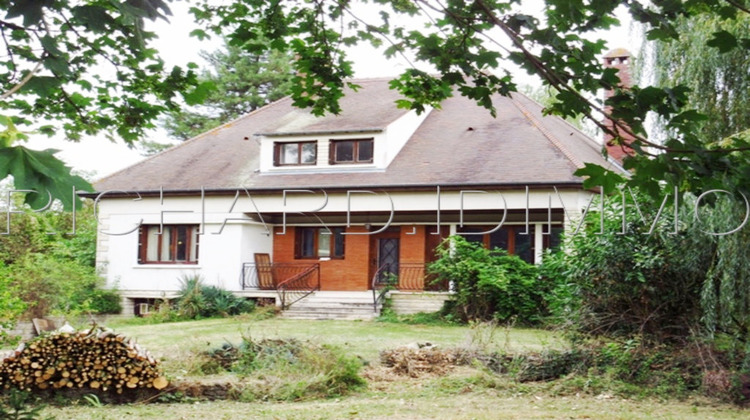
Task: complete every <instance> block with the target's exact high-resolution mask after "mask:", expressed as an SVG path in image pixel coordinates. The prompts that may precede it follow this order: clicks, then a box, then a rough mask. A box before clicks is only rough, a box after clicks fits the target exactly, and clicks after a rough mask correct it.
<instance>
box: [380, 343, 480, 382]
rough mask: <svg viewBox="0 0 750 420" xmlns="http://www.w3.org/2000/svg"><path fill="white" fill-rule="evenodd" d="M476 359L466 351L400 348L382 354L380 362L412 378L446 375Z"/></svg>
mask: <svg viewBox="0 0 750 420" xmlns="http://www.w3.org/2000/svg"><path fill="white" fill-rule="evenodd" d="M475 357H476V356H475V355H474V354H472V353H471V352H468V351H466V350H462V349H440V348H436V347H422V348H413V347H399V348H396V349H392V350H384V351H382V352H380V362H381V364H382V365H383V366H384V367H386V368H388V369H389V370H390V372H392V373H394V374H396V375H402V376H409V377H412V378H417V377H420V376H423V375H426V374H429V375H444V374H446V373H448V372H450V371H451V370H453V368H454V367H456V366H464V365H468V364H470V363H471V361H472V360H474V359H475Z"/></svg>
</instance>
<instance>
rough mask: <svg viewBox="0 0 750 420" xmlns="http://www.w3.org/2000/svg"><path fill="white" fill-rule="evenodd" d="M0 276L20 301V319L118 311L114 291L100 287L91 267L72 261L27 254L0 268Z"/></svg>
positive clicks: (99, 282) (101, 283) (101, 281)
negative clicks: (10, 264)
mask: <svg viewBox="0 0 750 420" xmlns="http://www.w3.org/2000/svg"><path fill="white" fill-rule="evenodd" d="M0 276H4V277H5V281H6V282H7V283H8V285H9V286H10V287H11V288H12V289H14V290H15V291H16V292H15V294H16V296H17V298H18V299H20V300H21V301H22V302H24V304H25V311H24V313H23V315H22V317H23V318H27V319H28V318H41V317H44V316H47V315H49V314H51V313H56V312H57V313H71V312H94V313H101V312H108V311H115V310H117V312H119V297H118V296H117V294H116V292H115V291H112V290H103V289H101V287H102V286H103V283H104V280H103V279H102V278H101V277H99V276H98V275H97V274H96V272H95V270H94V268H93V267H88V266H82V265H80V264H78V263H77V262H76V261H71V260H59V259H56V258H55V257H53V256H50V255H44V254H29V255H27V256H25V257H23V258H22V259H21V260H19V261H16V262H15V263H14V264H13V265H12V266H9V267H6V268H5V269H2V270H0ZM115 301H116V303H113V302H115Z"/></svg>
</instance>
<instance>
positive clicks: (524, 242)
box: [459, 225, 562, 263]
mask: <svg viewBox="0 0 750 420" xmlns="http://www.w3.org/2000/svg"><path fill="white" fill-rule="evenodd" d="M490 229H492V227H488V226H481V227H480V226H469V227H464V228H459V231H460V232H461V233H463V234H464V235H463V237H464V238H465V239H466V240H467V241H469V242H477V243H480V244H482V245H483V246H484V247H485V248H487V249H495V248H500V249H504V250H506V251H508V253H509V254H513V255H518V256H519V257H520V258H521V259H523V260H524V261H526V262H529V263H533V262H534V235H535V231H536V227H535V226H534V225H531V226H529V233H528V234H524V233H523V232H525V231H526V226H503V227H501V228H500V229H498V230H496V231H494V232H492V233H486V234H479V233H478V232H486V231H488V230H490ZM471 232H477V234H475V235H472V234H471ZM543 232H544V233H545V235H543V236H542V246H543V247H544V249H546V248H550V247H554V246H556V245H557V244H559V242H560V234H561V233H562V227H556V226H555V227H552V232H551V235H547V234H546V233H547V232H546V230H543Z"/></svg>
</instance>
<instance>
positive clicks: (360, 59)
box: [28, 0, 639, 179]
mask: <svg viewBox="0 0 750 420" xmlns="http://www.w3.org/2000/svg"><path fill="white" fill-rule="evenodd" d="M524 4H525V5H528V4H530V6H525V7H527V9H525V10H524V12H525V13H529V14H538V13H540V12H541V4H542V3H541V0H533V1H531V2H524ZM188 7H189V2H172V3H170V8H171V9H172V11H173V14H174V16H173V17H171V18H170V23H166V22H163V21H159V22H157V23H156V24H155V30H156V32H157V33H158V34H159V39H158V40H157V42H155V43H154V47H155V48H156V49H157V50H159V51H160V54H161V56H162V58H164V60H165V61H166V62H167V64H169V65H170V67H171V66H172V65H184V64H185V63H187V62H189V61H194V62H196V63H198V64H199V65H201V66H203V62H202V61H201V59H200V58H199V57H198V55H197V53H198V52H199V51H201V50H209V51H210V50H213V49H215V48H216V47H218V46H219V45H220V41H219V40H217V39H212V40H210V41H204V42H200V41H198V40H197V39H195V38H192V37H190V36H189V33H190V31H191V30H192V29H193V25H194V23H193V22H192V20H191V19H190V16H189V14H188V12H187V9H188ZM529 9H531V10H529ZM365 14H367V12H365ZM621 16H622V17H621V20H622V21H623V22H625V21H626V18H627V16H626V14H625V13H622V14H621ZM362 17H366V16H362ZM628 26H629V24H628V23H624V24H623V26H622V27H620V28H617V29H616V30H614V31H610V32H609V33H606V34H603V37H604V38H605V39H607V40H608V41H609V47H610V48H614V47H625V48H629V49H631V51H632V52H635V51H636V50H637V49H638V46H639V44H638V43H637V42H632V41H631V39H632V37H631V34H630V30H629V27H628ZM349 58H350V59H352V60H353V61H354V70H355V75H356V77H359V78H365V77H383V76H396V75H398V74H400V73H401V72H403V70H405V69H406V68H407V66H408V63H407V62H406V61H405V60H404V59H399V58H397V59H395V60H392V61H386V59H385V58H384V57H383V55H382V54H381V53H380V52H378V51H377V50H375V49H373V48H371V47H369V46H358V47H357V48H356V49H353V50H352V52H350V53H349ZM517 78H518V80H517V83H519V84H531V85H534V84H536V83H535V82H534V79H532V78H529V77H528V76H526V75H525V73H520V72H519V73H517ZM149 139H150V140H156V141H159V142H167V141H170V140H171V139H169V138H168V137H167V136H166V134H165V133H164V132H163V131H161V130H158V131H155V132H154V133H153V134H151V135H150V136H149ZM28 145H29V146H30V147H32V148H35V149H46V148H54V149H59V150H61V152H60V153H58V155H57V156H58V157H60V158H61V159H62V160H64V161H65V162H66V163H68V165H69V166H72V167H73V168H74V169H76V170H78V171H81V172H83V173H85V174H88V175H90V176H91V177H92V178H93V179H98V178H101V177H103V176H106V175H109V174H111V173H113V172H116V171H118V170H120V169H122V168H125V167H127V166H130V165H132V164H134V163H136V162H138V161H140V160H142V159H144V157H143V156H141V155H140V154H139V153H138V152H137V151H135V150H132V149H129V148H128V147H127V146H125V145H124V144H122V143H118V144H116V143H112V142H110V141H109V140H107V139H106V138H104V137H103V136H101V137H89V138H85V139H84V140H82V141H81V142H79V143H72V142H68V141H64V140H62V139H60V138H51V139H50V138H46V137H45V136H39V135H36V136H33V137H32V140H31V141H30V142H29V144H28Z"/></svg>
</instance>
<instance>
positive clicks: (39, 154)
mask: <svg viewBox="0 0 750 420" xmlns="http://www.w3.org/2000/svg"><path fill="white" fill-rule="evenodd" d="M56 152H57V151H56V150H53V149H48V150H44V151H37V150H30V149H27V148H25V147H21V146H15V147H5V148H0V178H5V177H7V176H8V175H12V176H13V183H14V186H15V187H16V188H17V189H19V190H33V191H35V192H34V193H28V194H26V198H25V200H24V201H25V203H27V204H29V205H30V206H31V207H32V208H34V209H43V208H45V207H46V206H47V205H48V204H49V198H50V197H51V198H52V199H57V200H60V202H61V203H62V205H63V208H65V209H66V210H70V209H72V208H73V206H74V205H75V206H76V207H78V206H79V205H80V200H79V199H78V198H77V197H76V198H74V197H73V188H74V187H75V189H76V190H77V191H91V190H93V188H92V187H91V185H90V184H89V183H88V182H87V181H86V180H85V179H83V178H81V177H80V176H77V175H73V174H71V173H70V168H69V167H67V166H65V164H64V163H63V162H62V161H60V160H59V159H57V158H56V157H55V156H54V154H55V153H56Z"/></svg>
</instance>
